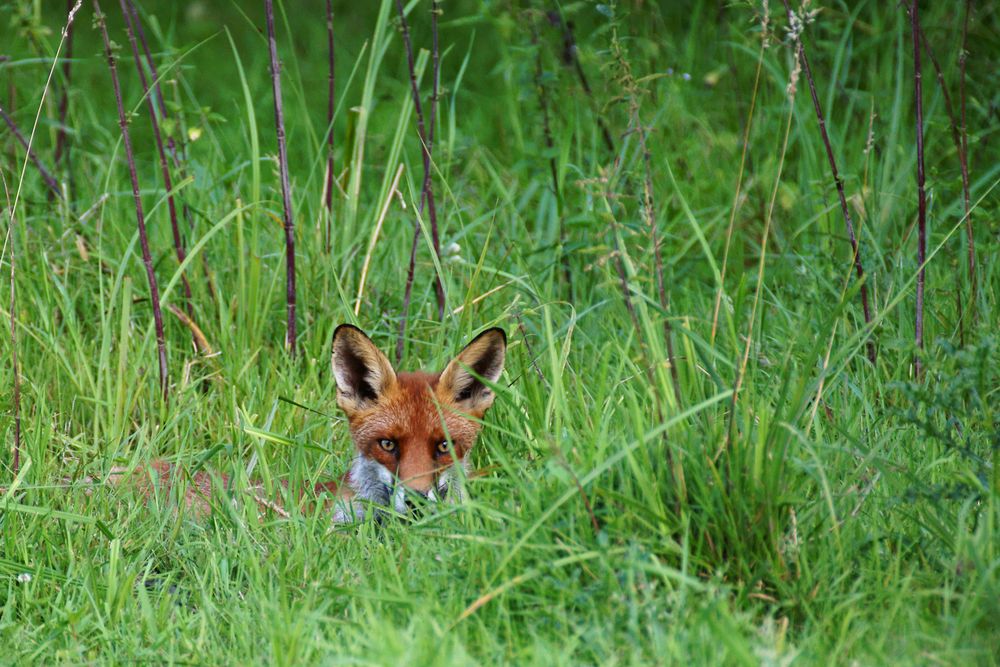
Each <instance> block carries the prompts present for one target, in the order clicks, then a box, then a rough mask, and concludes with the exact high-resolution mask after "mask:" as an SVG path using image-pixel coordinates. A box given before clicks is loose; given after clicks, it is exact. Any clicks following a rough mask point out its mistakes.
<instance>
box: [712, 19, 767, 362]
mask: <svg viewBox="0 0 1000 667" xmlns="http://www.w3.org/2000/svg"><path fill="white" fill-rule="evenodd" d="M766 48H767V42H766V37H765V39H762V40H761V44H760V51H759V52H758V54H757V72H756V74H754V78H753V93H751V95H750V109H749V111H747V120H746V125H745V126H744V127H743V149H742V150H741V152H740V167H739V171H737V174H736V192H734V193H733V205H732V209H730V212H729V226H728V227H727V229H726V247H725V249H724V250H723V252H722V271H721V273H720V274H719V289H718V290H717V291H716V293H715V307H714V308H713V309H712V332H711V335H710V336H709V339H708V340H709V344H710V345H714V344H715V334H716V332H717V331H718V327H719V309H720V308H721V306H722V293H723V291H724V289H725V284H726V269H727V267H728V266H729V249H730V248H731V247H732V241H733V230H734V229H735V228H736V212H737V210H739V208H740V194H741V192H742V190H743V174H744V173H745V170H746V162H747V148H748V147H749V146H750V128H751V127H752V126H753V114H754V110H755V109H756V108H757V91H758V90H759V89H760V71H761V68H762V66H763V64H764V50H765V49H766Z"/></svg>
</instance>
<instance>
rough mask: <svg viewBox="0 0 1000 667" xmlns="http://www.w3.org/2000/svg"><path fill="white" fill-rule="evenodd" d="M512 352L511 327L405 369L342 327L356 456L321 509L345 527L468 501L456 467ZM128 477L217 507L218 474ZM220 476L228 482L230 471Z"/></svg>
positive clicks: (338, 374)
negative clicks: (437, 362) (440, 362)
mask: <svg viewBox="0 0 1000 667" xmlns="http://www.w3.org/2000/svg"><path fill="white" fill-rule="evenodd" d="M506 350H507V337H506V335H505V334H504V332H503V330H502V329H498V328H494V329H487V330H486V331H484V332H482V333H481V334H479V335H478V336H476V338H474V339H473V340H472V342H470V343H469V344H468V345H467V346H466V347H465V348H464V349H463V350H462V351H461V352H460V353H459V354H458V356H456V357H455V358H454V359H452V360H451V361H450V362H449V363H448V365H447V366H445V368H444V370H443V371H441V372H440V373H423V372H417V373H397V372H396V371H395V370H394V369H393V368H392V365H391V364H390V363H389V360H388V359H387V358H386V356H385V355H384V354H382V352H381V351H380V350H379V349H378V348H377V347H376V346H375V344H374V343H373V342H372V341H371V339H369V338H368V336H366V335H365V334H364V332H363V331H361V329H358V328H357V327H354V326H351V325H349V324H342V325H340V326H339V327H337V330H336V331H335V332H334V335H333V359H332V362H333V373H334V377H335V378H336V381H337V405H338V406H339V407H340V409H341V410H342V411H343V412H344V414H345V415H346V416H347V421H348V424H349V426H350V432H351V438H352V440H353V441H354V445H355V448H356V455H355V457H354V460H353V462H352V464H351V468H350V470H349V471H348V472H347V473H346V474H345V475H344V476H343V477H342V478H341V479H340V481H339V482H326V483H320V484H316V485H315V488H314V491H315V493H316V494H317V496H325V497H326V498H327V499H326V500H325V501H324V502H323V503H322V505H321V508H322V509H325V510H327V511H332V512H333V520H334V521H339V522H343V521H351V520H354V519H361V518H363V517H364V515H365V511H366V509H367V508H368V507H370V506H372V505H381V506H386V507H391V508H392V509H394V510H395V511H397V512H400V513H404V512H406V510H407V508H408V506H410V504H411V502H410V501H411V499H412V498H413V497H414V496H419V497H422V498H423V499H425V500H426V501H429V502H436V501H439V500H444V499H449V500H460V499H461V497H462V488H461V479H462V477H464V475H463V474H461V473H460V472H458V471H456V470H455V468H456V467H457V466H461V467H462V468H463V470H464V471H467V470H468V468H467V465H468V458H467V456H468V454H469V451H470V450H471V449H472V446H473V445H474V444H475V441H476V437H477V436H478V434H479V429H480V420H481V419H482V417H483V415H484V414H485V413H486V410H487V409H488V408H489V407H490V405H491V404H492V403H493V398H494V396H493V392H492V390H491V389H490V388H489V386H488V383H495V382H496V381H497V380H498V379H499V377H500V373H501V372H502V371H503V365H504V357H505V355H506ZM483 380H486V382H483ZM125 472H126V471H125V470H123V469H116V470H115V472H114V473H113V475H112V482H114V483H119V484H120V483H122V481H123V480H124V479H126V475H125ZM128 479H131V480H132V483H133V485H134V486H135V487H136V489H137V490H138V491H139V492H140V493H141V494H143V495H145V496H147V497H148V496H151V495H152V494H153V493H154V491H155V490H156V488H157V487H159V488H160V489H161V490H169V489H170V488H171V487H172V486H174V485H175V484H177V483H178V482H180V481H181V480H185V481H186V483H187V486H186V487H185V489H184V504H185V506H186V507H187V508H188V509H189V510H192V511H194V512H195V513H199V514H207V513H208V512H210V511H211V505H210V499H211V497H212V486H213V476H212V475H211V474H210V473H208V472H206V471H200V472H197V473H195V474H194V475H192V476H188V475H186V474H185V473H184V471H183V470H182V469H181V468H180V467H178V466H174V465H172V464H169V463H167V462H165V461H154V462H153V463H152V464H150V465H149V466H147V467H144V468H139V469H137V470H135V471H134V472H132V475H131V476H130V477H128ZM216 479H217V480H218V481H221V483H222V484H223V485H224V486H226V487H228V486H229V479H228V478H227V477H226V476H225V475H219V476H218V477H217V478H216ZM249 492H250V494H251V495H252V496H253V498H254V499H255V500H256V501H257V503H258V504H259V505H260V506H261V507H262V508H263V509H270V510H272V511H275V512H277V513H279V514H285V511H284V510H283V509H282V507H281V503H276V502H273V501H271V500H269V499H267V497H266V495H265V492H264V490H263V487H262V486H259V485H255V486H253V487H251V488H250V489H249Z"/></svg>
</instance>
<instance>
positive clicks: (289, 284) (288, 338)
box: [264, 0, 296, 357]
mask: <svg viewBox="0 0 1000 667" xmlns="http://www.w3.org/2000/svg"><path fill="white" fill-rule="evenodd" d="M264 11H265V13H266V14H267V44H268V50H269V52H270V56H271V86H272V88H273V91H274V125H275V129H276V131H277V134H278V170H279V172H280V173H281V199H282V203H283V204H284V225H285V299H286V302H287V315H288V329H287V332H286V334H285V346H286V347H287V348H288V351H289V353H290V354H291V355H292V356H293V357H294V356H295V343H296V334H295V227H294V223H293V222H292V194H291V186H290V185H289V182H288V151H287V148H286V147H285V113H284V110H283V108H282V105H281V65H280V64H279V62H278V44H277V42H276V41H275V39H274V3H273V2H272V0H264Z"/></svg>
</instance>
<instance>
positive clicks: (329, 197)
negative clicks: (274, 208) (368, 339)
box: [325, 0, 337, 254]
mask: <svg viewBox="0 0 1000 667" xmlns="http://www.w3.org/2000/svg"><path fill="white" fill-rule="evenodd" d="M326 41H327V52H328V55H329V59H330V75H329V79H328V97H327V105H326V128H327V129H326V132H327V135H326V202H325V203H326V239H325V241H326V252H327V254H329V253H330V244H331V241H330V237H331V234H332V231H333V230H332V226H333V112H334V107H335V106H336V104H335V103H336V90H337V89H336V86H335V85H334V84H335V79H334V65H335V64H336V60H335V59H334V49H333V46H334V42H333V1H332V0H326Z"/></svg>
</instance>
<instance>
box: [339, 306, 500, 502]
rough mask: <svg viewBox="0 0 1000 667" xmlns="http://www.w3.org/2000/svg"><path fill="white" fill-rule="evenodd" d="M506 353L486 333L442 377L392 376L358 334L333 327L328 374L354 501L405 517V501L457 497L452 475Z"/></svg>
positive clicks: (493, 332) (495, 335)
mask: <svg viewBox="0 0 1000 667" xmlns="http://www.w3.org/2000/svg"><path fill="white" fill-rule="evenodd" d="M506 351H507V336H506V334H505V333H504V331H503V329H499V328H493V329H487V330H486V331H484V332H482V333H481V334H479V335H478V336H476V337H475V338H474V339H473V340H472V342H470V343H469V344H468V345H466V346H465V348H464V349H463V350H462V351H461V352H459V353H458V356H456V357H455V358H454V359H452V360H451V361H450V362H449V363H448V364H447V365H446V366H445V368H444V370H442V371H441V372H440V373H422V372H419V373H397V372H396V371H395V370H393V368H392V364H390V363H389V360H388V359H387V358H386V356H385V355H384V354H382V352H381V351H380V350H379V349H378V348H377V347H376V346H375V344H374V343H373V342H372V341H371V339H369V338H368V336H366V335H365V333H364V332H363V331H361V329H358V328H357V327H354V326H351V325H349V324H342V325H340V326H339V327H337V330H336V331H335V332H334V334H333V360H332V362H333V374H334V377H335V378H336V381H337V405H338V406H339V407H340V409H341V410H343V411H344V414H345V415H346V416H347V420H348V423H349V424H350V430H351V437H352V439H353V440H354V445H355V447H356V448H357V456H356V457H355V459H354V463H353V464H352V466H351V470H350V472H349V473H348V477H347V481H348V484H349V485H350V487H351V490H352V491H353V493H354V497H355V498H358V499H362V500H368V501H371V502H374V503H378V504H381V505H391V506H392V507H393V508H394V509H395V510H396V511H397V512H400V513H403V512H405V511H406V510H407V507H408V506H409V499H410V496H408V493H409V494H411V495H412V494H416V495H419V496H422V497H423V498H425V499H426V500H429V501H432V502H433V501H437V500H441V499H444V498H446V497H448V496H449V494H451V497H452V498H455V497H456V496H458V495H459V494H461V488H460V487H459V486H457V485H456V483H455V482H456V475H455V472H454V467H455V466H456V465H460V466H463V467H464V466H465V465H466V456H467V455H468V453H469V451H470V450H471V449H472V446H473V444H475V441H476V436H477V435H478V434H479V428H480V420H481V419H482V417H483V415H484V414H485V413H486V410H487V409H488V408H489V407H490V405H492V403H493V398H494V396H493V391H492V390H491V389H490V387H489V384H492V383H496V381H497V380H498V379H499V377H500V373H501V372H502V371H503V365H504V356H505V354H506ZM354 511H355V513H358V514H360V513H361V512H362V511H363V510H361V509H360V508H358V507H357V506H355V509H354Z"/></svg>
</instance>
